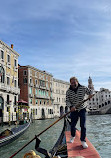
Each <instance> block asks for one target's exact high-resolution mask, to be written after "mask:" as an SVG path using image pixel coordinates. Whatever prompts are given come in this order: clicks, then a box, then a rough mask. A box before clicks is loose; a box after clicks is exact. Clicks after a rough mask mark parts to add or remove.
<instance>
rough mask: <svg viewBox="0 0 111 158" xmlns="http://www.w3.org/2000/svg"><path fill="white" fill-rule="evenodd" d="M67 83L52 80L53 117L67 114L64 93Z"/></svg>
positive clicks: (67, 86)
mask: <svg viewBox="0 0 111 158" xmlns="http://www.w3.org/2000/svg"><path fill="white" fill-rule="evenodd" d="M69 85H70V84H69V82H66V81H62V80H58V79H54V78H53V98H54V116H55V117H58V116H60V115H62V114H63V113H64V112H67V110H68V108H67V106H66V91H67V89H68V88H69Z"/></svg>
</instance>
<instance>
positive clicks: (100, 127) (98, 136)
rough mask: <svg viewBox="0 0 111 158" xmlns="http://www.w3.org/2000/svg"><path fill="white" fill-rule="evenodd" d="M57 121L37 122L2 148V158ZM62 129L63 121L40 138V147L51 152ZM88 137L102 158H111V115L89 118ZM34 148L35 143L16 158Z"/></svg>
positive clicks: (21, 156)
mask: <svg viewBox="0 0 111 158" xmlns="http://www.w3.org/2000/svg"><path fill="white" fill-rule="evenodd" d="M55 120H56V119H47V120H35V122H34V123H32V124H31V126H30V127H29V129H28V130H27V131H26V132H25V133H24V134H23V135H22V136H21V137H19V138H18V139H17V140H15V141H14V142H12V143H11V144H9V145H6V146H4V147H1V148H0V158H9V157H10V156H11V155H12V154H14V153H15V152H16V151H17V150H18V149H20V148H21V147H22V146H24V144H25V143H27V142H28V141H30V140H31V139H32V138H33V137H34V136H35V134H36V135H37V134H39V133H40V132H41V131H42V130H44V129H45V128H46V127H48V126H49V125H50V124H52V123H53V122H54V121H55ZM7 127H8V126H4V127H3V128H2V127H0V131H1V130H2V131H3V129H6V128H7ZM62 127H63V120H61V121H60V122H58V123H57V124H56V125H54V126H53V127H51V128H50V129H49V130H48V131H46V132H45V133H43V134H42V135H41V136H40V138H41V144H40V146H41V147H43V148H45V149H47V150H50V149H51V148H52V147H53V146H54V144H55V142H56V140H57V139H58V137H59V134H60V132H61V130H62ZM77 128H78V129H80V127H79V123H78V124H77ZM87 137H88V139H89V140H90V141H91V143H92V144H93V145H94V146H95V148H96V149H97V151H98V152H99V154H100V155H101V157H102V158H111V115H92V116H87ZM34 147H35V141H33V142H32V143H31V144H29V145H28V146H27V147H25V149H23V150H22V151H21V152H20V153H19V154H17V155H16V156H15V158H23V155H24V153H26V152H27V151H29V150H35V149H34ZM39 155H40V156H41V158H44V156H43V155H41V154H39Z"/></svg>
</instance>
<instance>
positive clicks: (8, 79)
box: [7, 77, 10, 85]
mask: <svg viewBox="0 0 111 158" xmlns="http://www.w3.org/2000/svg"><path fill="white" fill-rule="evenodd" d="M7 85H10V78H9V77H7Z"/></svg>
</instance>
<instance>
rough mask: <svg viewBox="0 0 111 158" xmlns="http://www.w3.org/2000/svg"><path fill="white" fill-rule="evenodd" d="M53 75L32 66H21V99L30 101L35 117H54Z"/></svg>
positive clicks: (30, 110) (31, 114)
mask: <svg viewBox="0 0 111 158" xmlns="http://www.w3.org/2000/svg"><path fill="white" fill-rule="evenodd" d="M52 77H53V76H52V75H51V74H49V73H47V72H46V71H41V70H39V69H37V68H34V67H32V66H29V65H27V66H19V87H20V99H23V100H24V101H26V102H28V105H29V107H30V109H29V116H30V117H31V118H33V119H40V118H52V117H53V106H52V105H53V99H52Z"/></svg>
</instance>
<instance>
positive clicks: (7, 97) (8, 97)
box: [7, 95, 9, 104]
mask: <svg viewBox="0 0 111 158" xmlns="http://www.w3.org/2000/svg"><path fill="white" fill-rule="evenodd" d="M7 104H9V95H7Z"/></svg>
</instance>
